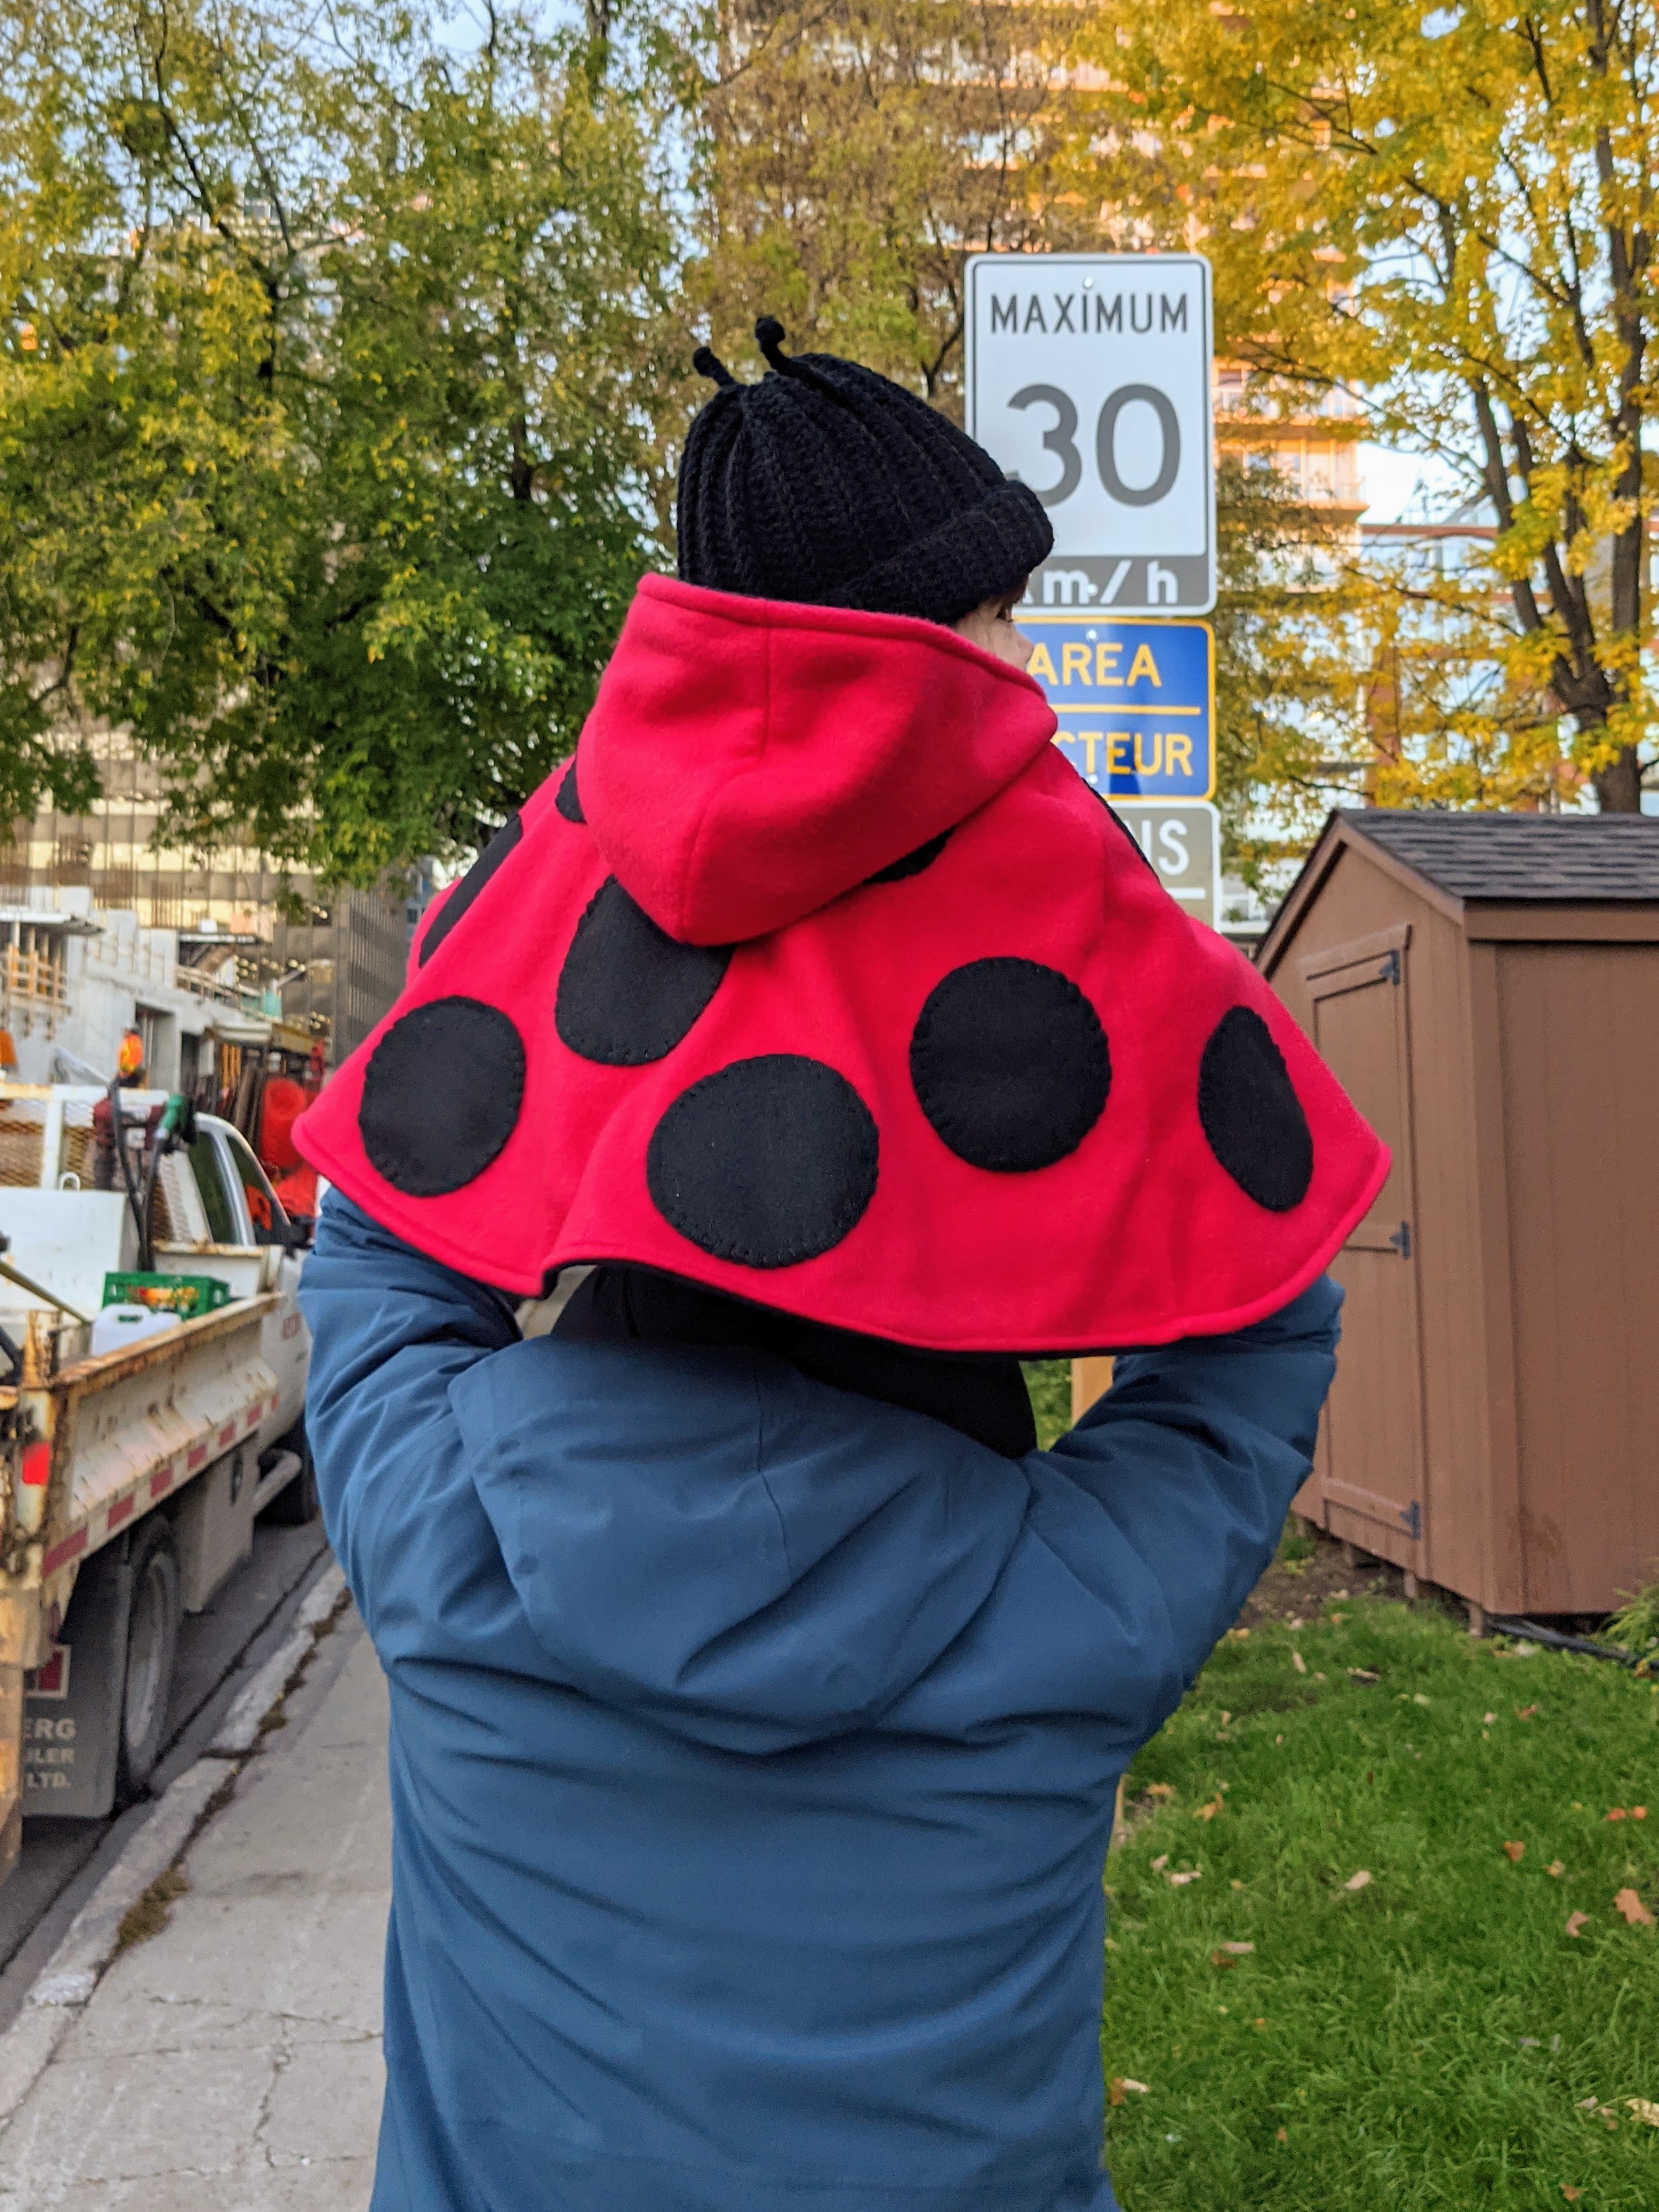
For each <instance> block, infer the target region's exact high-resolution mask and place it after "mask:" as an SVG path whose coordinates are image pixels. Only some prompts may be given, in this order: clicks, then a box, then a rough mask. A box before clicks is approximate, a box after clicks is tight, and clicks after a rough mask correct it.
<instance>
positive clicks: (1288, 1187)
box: [1198, 1006, 1313, 1213]
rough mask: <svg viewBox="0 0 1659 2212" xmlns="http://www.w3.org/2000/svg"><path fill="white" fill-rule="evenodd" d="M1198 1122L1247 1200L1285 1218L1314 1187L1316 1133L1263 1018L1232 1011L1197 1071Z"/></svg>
mask: <svg viewBox="0 0 1659 2212" xmlns="http://www.w3.org/2000/svg"><path fill="white" fill-rule="evenodd" d="M1198 1118H1199V1121H1200V1123H1201V1124H1202V1126H1203V1130H1204V1134H1205V1135H1206V1137H1207V1138H1208V1139H1209V1144H1210V1150H1211V1151H1212V1152H1213V1153H1214V1154H1215V1156H1216V1158H1217V1159H1218V1160H1219V1161H1220V1163H1221V1164H1222V1166H1223V1167H1224V1168H1225V1169H1226V1170H1227V1172H1228V1174H1229V1175H1230V1176H1231V1177H1232V1179H1233V1181H1234V1182H1236V1183H1237V1185H1238V1187H1239V1188H1240V1189H1241V1190H1242V1191H1243V1193H1244V1195H1245V1196H1246V1197H1247V1198H1253V1199H1254V1200H1255V1202H1256V1204H1257V1205H1258V1206H1266V1207H1267V1210H1268V1212H1271V1213H1288V1212H1290V1210H1291V1207H1292V1206H1299V1205H1300V1204H1301V1203H1302V1200H1304V1198H1305V1197H1306V1196H1307V1194H1308V1185H1309V1184H1310V1182H1312V1181H1313V1133H1312V1131H1311V1130H1310V1128H1309V1127H1308V1117H1307V1115H1305V1114H1304V1112H1303V1110H1302V1102H1301V1101H1300V1099H1298V1098H1297V1095H1296V1091H1295V1089H1294V1087H1293V1085H1291V1076H1290V1070H1289V1069H1288V1068H1287V1067H1286V1066H1285V1056H1284V1054H1282V1053H1281V1052H1280V1051H1279V1047H1278V1046H1277V1045H1276V1044H1275V1043H1274V1042H1273V1035H1272V1032H1271V1031H1270V1030H1269V1029H1268V1027H1267V1024H1266V1022H1264V1021H1263V1020H1262V1018H1261V1015H1260V1014H1256V1013H1252V1012H1251V1011H1250V1009H1249V1007H1248V1006H1230V1007H1229V1008H1228V1010H1227V1012H1225V1014H1223V1016H1222V1017H1221V1019H1220V1020H1219V1021H1218V1023H1217V1024H1216V1025H1215V1028H1214V1029H1213V1030H1212V1031H1211V1033H1210V1041H1209V1042H1208V1043H1207V1044H1206V1046H1205V1048H1204V1057H1203V1059H1202V1060H1200V1063H1199V1070H1198Z"/></svg>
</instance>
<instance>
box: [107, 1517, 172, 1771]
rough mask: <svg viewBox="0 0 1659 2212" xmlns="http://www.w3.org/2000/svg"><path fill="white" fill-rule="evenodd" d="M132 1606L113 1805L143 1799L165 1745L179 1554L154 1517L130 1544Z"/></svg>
mask: <svg viewBox="0 0 1659 2212" xmlns="http://www.w3.org/2000/svg"><path fill="white" fill-rule="evenodd" d="M131 1568H132V1602H131V1608H130V1610H129V1612H128V1614H127V1649H126V1670H125V1679H124V1681H123V1683H122V1689H121V1726H120V1735H119V1741H118V1748H117V1752H116V1762H115V1802H116V1804H117V1806H122V1805H130V1804H131V1803H132V1802H133V1800H134V1799H135V1798H137V1797H142V1796H143V1794H144V1792H145V1790H147V1789H148V1788H149V1778H150V1777H151V1775H152V1774H154V1772H155V1765H156V1761H157V1760H158V1759H160V1758H161V1747H162V1744H163V1742H164V1741H166V1736H167V1705H168V1700H169V1697H170V1694H171V1692H172V1689H173V1659H174V1656H176V1654H177V1652H178V1649H179V1553H178V1549H177V1547H176V1546H175V1544H174V1542H173V1528H172V1526H171V1524H170V1523H169V1522H167V1520H166V1518H165V1517H164V1516H162V1515H161V1514H159V1513H153V1514H151V1515H150V1516H149V1519H148V1520H147V1521H144V1522H141V1523H140V1525H139V1527H138V1528H137V1532H136V1533H135V1534H134V1536H133V1539H132V1551H131Z"/></svg>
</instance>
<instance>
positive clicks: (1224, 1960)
mask: <svg viewBox="0 0 1659 2212" xmlns="http://www.w3.org/2000/svg"><path fill="white" fill-rule="evenodd" d="M1210 1964H1211V1965H1212V1966H1213V1967H1214V1968H1215V1970H1216V1972H1217V1973H1218V1974H1223V1973H1225V1972H1226V1971H1227V1969H1228V1967H1229V1966H1237V1964H1238V1961H1237V1959H1230V1958H1229V1957H1228V1956H1227V1954H1226V1953H1225V1951H1224V1950H1222V1949H1221V1948H1219V1947H1218V1948H1216V1949H1215V1950H1213V1951H1212V1952H1211V1954H1210Z"/></svg>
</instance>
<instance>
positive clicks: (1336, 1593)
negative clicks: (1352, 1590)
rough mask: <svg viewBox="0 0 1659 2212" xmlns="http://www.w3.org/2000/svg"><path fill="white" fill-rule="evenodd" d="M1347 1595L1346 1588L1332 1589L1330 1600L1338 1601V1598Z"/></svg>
mask: <svg viewBox="0 0 1659 2212" xmlns="http://www.w3.org/2000/svg"><path fill="white" fill-rule="evenodd" d="M1346 1595H1348V1593H1347V1592H1346V1590H1333V1591H1332V1592H1331V1599H1332V1602H1333V1603H1335V1602H1336V1601H1339V1600H1340V1599H1342V1598H1345V1597H1346Z"/></svg>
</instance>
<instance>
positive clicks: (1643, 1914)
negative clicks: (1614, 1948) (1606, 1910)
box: [1613, 1889, 1654, 1928]
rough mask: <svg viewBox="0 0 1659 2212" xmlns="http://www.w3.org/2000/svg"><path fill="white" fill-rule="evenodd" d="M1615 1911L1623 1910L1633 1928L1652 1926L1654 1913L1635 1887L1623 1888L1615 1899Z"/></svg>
mask: <svg viewBox="0 0 1659 2212" xmlns="http://www.w3.org/2000/svg"><path fill="white" fill-rule="evenodd" d="M1613 1911H1615V1912H1622V1913H1623V1914H1624V1916H1625V1918H1626V1921H1627V1922H1628V1923H1629V1924H1630V1926H1631V1927H1632V1928H1651V1927H1652V1926H1653V1925H1654V1918H1653V1915H1652V1914H1651V1913H1650V1911H1648V1908H1647V1907H1646V1905H1644V1904H1643V1902H1642V1900H1641V1899H1640V1898H1639V1897H1638V1895H1637V1893H1636V1892H1635V1891H1634V1890H1633V1889H1621V1890H1620V1893H1619V1894H1618V1896H1617V1897H1615V1898H1614V1899H1613Z"/></svg>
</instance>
